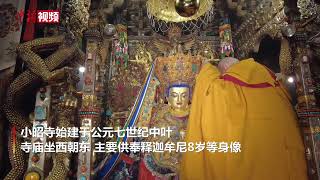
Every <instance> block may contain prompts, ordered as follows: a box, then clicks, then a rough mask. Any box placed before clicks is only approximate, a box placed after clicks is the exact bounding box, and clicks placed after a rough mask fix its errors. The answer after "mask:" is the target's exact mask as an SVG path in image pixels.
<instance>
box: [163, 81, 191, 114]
mask: <svg viewBox="0 0 320 180" xmlns="http://www.w3.org/2000/svg"><path fill="white" fill-rule="evenodd" d="M189 97H190V90H189V87H187V86H184V87H177V86H173V87H170V88H169V92H168V104H169V105H170V107H171V108H172V109H174V110H187V109H188V106H189Z"/></svg>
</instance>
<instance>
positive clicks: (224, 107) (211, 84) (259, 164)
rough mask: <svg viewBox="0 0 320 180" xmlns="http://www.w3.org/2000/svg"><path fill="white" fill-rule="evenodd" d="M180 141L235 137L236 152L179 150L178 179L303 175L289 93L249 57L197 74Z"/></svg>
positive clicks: (300, 179) (291, 178) (294, 178)
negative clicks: (221, 70)
mask: <svg viewBox="0 0 320 180" xmlns="http://www.w3.org/2000/svg"><path fill="white" fill-rule="evenodd" d="M188 123H189V124H188V129H187V136H186V141H187V143H188V142H228V143H229V145H230V143H231V142H235V141H237V142H240V144H241V152H239V153H231V152H230V151H231V149H229V150H228V153H221V152H220V153H219V152H215V153H212V152H208V151H206V150H205V151H202V152H199V153H196V152H187V153H184V155H183V159H182V164H181V172H180V177H181V179H182V180H195V179H196V180H201V179H205V180H211V179H212V180H306V179H307V170H306V162H305V156H304V146H303V142H302V137H301V135H300V131H299V128H298V123H297V118H296V114H295V112H294V110H293V108H292V105H291V104H290V97H289V95H288V93H287V91H286V90H285V88H284V87H283V86H282V85H281V84H279V83H278V82H277V81H276V80H275V78H274V76H273V74H272V73H271V72H270V71H269V70H268V69H267V68H265V67H264V66H262V65H260V64H258V63H256V62H255V61H254V60H253V59H248V60H243V61H240V62H239V63H237V64H234V65H233V66H231V67H230V68H229V69H228V70H227V71H226V73H224V74H222V75H221V76H220V73H219V71H218V69H217V68H216V67H214V66H212V65H211V64H206V65H205V66H204V67H203V68H202V70H201V72H200V74H199V75H198V77H197V81H196V86H195V91H194V94H193V100H192V107H191V112H190V116H189V122H188Z"/></svg>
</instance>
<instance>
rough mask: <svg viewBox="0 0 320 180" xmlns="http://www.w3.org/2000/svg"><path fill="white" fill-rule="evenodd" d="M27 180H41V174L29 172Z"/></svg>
mask: <svg viewBox="0 0 320 180" xmlns="http://www.w3.org/2000/svg"><path fill="white" fill-rule="evenodd" d="M24 179H25V180H40V174H39V173H37V172H33V171H32V172H29V173H28V174H27V175H26V176H25V178H24Z"/></svg>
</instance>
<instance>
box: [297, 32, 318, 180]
mask: <svg viewBox="0 0 320 180" xmlns="http://www.w3.org/2000/svg"><path fill="white" fill-rule="evenodd" d="M293 40H294V42H293V43H291V45H292V48H293V52H294V53H293V57H294V61H295V62H294V69H295V73H296V86H297V89H296V92H297V97H298V106H297V113H298V117H299V123H300V126H301V129H302V133H303V138H304V144H305V150H306V159H307V165H308V175H309V179H310V180H317V179H320V167H319V160H320V159H319V158H320V156H319V155H320V109H319V108H318V107H317V105H316V98H315V94H314V91H315V87H314V84H313V80H312V78H311V72H310V66H309V58H308V56H307V47H306V40H307V37H306V34H305V33H304V30H303V29H301V30H299V31H298V32H296V34H295V36H294V38H293Z"/></svg>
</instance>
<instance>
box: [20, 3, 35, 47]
mask: <svg viewBox="0 0 320 180" xmlns="http://www.w3.org/2000/svg"><path fill="white" fill-rule="evenodd" d="M37 3H38V1H37V0H30V4H29V9H28V11H27V24H26V26H25V31H24V34H23V41H30V40H32V39H33V38H34V33H35V24H36V22H37Z"/></svg>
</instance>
